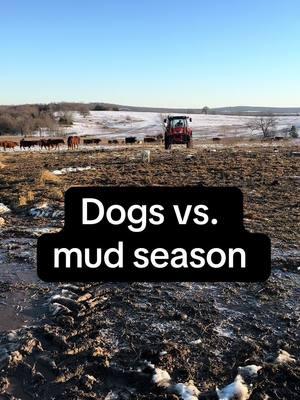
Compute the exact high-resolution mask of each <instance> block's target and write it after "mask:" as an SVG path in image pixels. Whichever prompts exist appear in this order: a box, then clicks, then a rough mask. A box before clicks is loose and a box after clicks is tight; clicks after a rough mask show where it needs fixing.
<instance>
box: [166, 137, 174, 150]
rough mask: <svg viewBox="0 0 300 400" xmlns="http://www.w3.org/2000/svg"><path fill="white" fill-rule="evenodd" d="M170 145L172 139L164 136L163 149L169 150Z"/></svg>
mask: <svg viewBox="0 0 300 400" xmlns="http://www.w3.org/2000/svg"><path fill="white" fill-rule="evenodd" d="M171 147H172V139H171V138H170V137H169V136H166V137H165V150H170V149H171Z"/></svg>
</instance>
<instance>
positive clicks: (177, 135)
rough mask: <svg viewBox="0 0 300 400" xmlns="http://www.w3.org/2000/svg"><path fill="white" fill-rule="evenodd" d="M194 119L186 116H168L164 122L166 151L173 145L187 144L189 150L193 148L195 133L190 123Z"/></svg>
mask: <svg viewBox="0 0 300 400" xmlns="http://www.w3.org/2000/svg"><path fill="white" fill-rule="evenodd" d="M189 121H190V122H192V118H189V117H187V116H185V115H183V116H182V115H179V116H178V115H176V116H170V115H169V116H168V118H166V119H165V120H164V123H165V124H166V126H165V149H166V150H168V149H170V148H171V146H172V144H186V147H187V148H189V149H190V148H192V147H193V137H192V135H193V133H192V129H191V128H189V124H188V122H189Z"/></svg>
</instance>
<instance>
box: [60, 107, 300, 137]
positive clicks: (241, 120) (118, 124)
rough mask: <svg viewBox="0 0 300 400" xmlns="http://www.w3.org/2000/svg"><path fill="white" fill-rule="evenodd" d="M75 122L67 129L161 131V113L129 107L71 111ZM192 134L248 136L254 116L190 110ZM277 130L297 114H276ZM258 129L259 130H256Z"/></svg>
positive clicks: (299, 121) (121, 133) (298, 119)
mask: <svg viewBox="0 0 300 400" xmlns="http://www.w3.org/2000/svg"><path fill="white" fill-rule="evenodd" d="M73 117H74V124H73V126H72V127H70V128H67V129H66V132H67V133H71V132H76V133H77V134H79V135H101V136H112V135H115V136H117V137H125V136H130V135H135V136H141V137H143V136H145V135H157V134H158V133H162V132H163V119H164V118H165V115H164V114H159V113H150V112H132V111H91V112H90V114H89V115H88V116H86V117H84V116H82V115H81V114H79V113H77V112H74V113H73ZM191 117H192V119H193V121H192V123H191V127H192V128H193V132H194V137H197V138H206V137H213V136H227V137H230V136H249V135H251V134H252V133H251V131H250V130H249V129H248V128H247V124H248V123H249V121H251V120H252V119H253V118H255V117H251V116H249V117H248V116H235V115H203V114H192V115H191ZM277 120H278V125H277V130H278V131H281V130H282V129H284V128H288V127H291V125H295V126H296V127H297V128H300V116H294V115H291V116H284V117H283V116H282V117H277ZM257 133H258V132H257Z"/></svg>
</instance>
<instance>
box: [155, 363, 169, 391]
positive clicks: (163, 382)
mask: <svg viewBox="0 0 300 400" xmlns="http://www.w3.org/2000/svg"><path fill="white" fill-rule="evenodd" d="M152 382H153V383H155V384H156V385H157V386H159V387H165V388H166V387H168V386H170V384H171V377H170V375H169V374H168V372H167V371H164V370H163V369H160V368H155V369H154V374H153V376H152Z"/></svg>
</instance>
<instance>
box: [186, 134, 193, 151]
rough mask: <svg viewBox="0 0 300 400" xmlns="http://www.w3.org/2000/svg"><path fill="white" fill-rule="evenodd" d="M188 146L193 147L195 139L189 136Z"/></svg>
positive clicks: (188, 147)
mask: <svg viewBox="0 0 300 400" xmlns="http://www.w3.org/2000/svg"><path fill="white" fill-rule="evenodd" d="M186 148H187V149H192V148H193V139H192V138H191V137H189V138H188V140H187V142H186Z"/></svg>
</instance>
